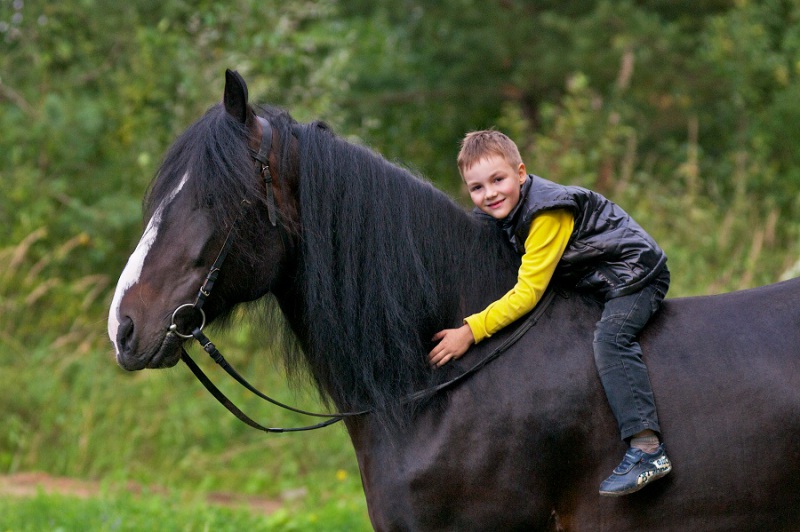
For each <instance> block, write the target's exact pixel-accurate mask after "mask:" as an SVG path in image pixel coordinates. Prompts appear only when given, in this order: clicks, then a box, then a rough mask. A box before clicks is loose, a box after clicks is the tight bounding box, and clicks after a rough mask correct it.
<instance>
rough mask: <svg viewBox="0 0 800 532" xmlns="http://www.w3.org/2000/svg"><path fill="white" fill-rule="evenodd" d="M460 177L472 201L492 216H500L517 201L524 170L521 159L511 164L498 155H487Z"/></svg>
mask: <svg viewBox="0 0 800 532" xmlns="http://www.w3.org/2000/svg"><path fill="white" fill-rule="evenodd" d="M463 177H464V182H465V183H466V184H467V190H468V191H469V197H470V198H472V203H474V204H475V206H476V207H478V208H479V209H480V210H482V211H483V212H485V213H486V214H488V215H489V216H491V217H492V218H495V219H497V220H502V219H503V218H505V217H506V216H508V215H509V213H510V212H511V211H512V210H513V209H514V207H516V206H517V203H519V195H520V189H521V188H522V184H523V183H524V182H525V178H526V177H527V172H526V171H525V165H524V164H523V163H520V164H519V166H518V167H516V168H514V167H513V166H511V165H510V164H508V163H507V162H506V160H505V159H504V158H503V157H501V156H500V155H490V156H489V157H485V158H483V159H481V160H479V161H478V162H477V163H475V164H473V165H472V166H471V167H470V168H469V169H468V170H465V171H464V174H463Z"/></svg>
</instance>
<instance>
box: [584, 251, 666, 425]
mask: <svg viewBox="0 0 800 532" xmlns="http://www.w3.org/2000/svg"><path fill="white" fill-rule="evenodd" d="M668 289H669V271H668V270H667V268H666V266H665V267H664V270H663V271H662V272H661V273H660V274H659V275H658V276H657V277H656V278H655V279H654V280H653V281H652V282H651V283H650V284H649V285H647V286H645V287H644V288H643V289H642V290H640V291H639V292H634V293H633V294H628V295H625V296H620V297H616V298H613V299H609V300H608V301H606V303H605V307H604V308H603V315H602V317H601V318H600V321H598V322H597V328H596V329H595V333H594V360H595V364H597V371H598V373H599V375H600V381H601V382H602V383H603V389H605V392H606V397H607V398H608V402H609V404H610V406H611V411H612V412H613V413H614V417H616V418H617V424H618V425H619V432H620V436H621V438H622V439H623V440H627V439H628V438H630V437H631V436H633V435H634V434H637V433H639V432H641V431H643V430H644V429H651V430H654V431H656V432H658V433H660V432H661V429H660V427H659V424H658V414H657V413H656V403H655V398H654V397H653V388H652V386H651V385H650V377H649V376H648V374H647V366H645V363H644V361H643V360H642V348H641V347H640V346H639V342H637V339H638V336H639V333H640V332H641V330H642V329H643V328H644V326H645V325H646V324H647V322H648V321H649V320H650V317H651V316H652V315H653V314H655V312H656V311H657V310H658V308H659V307H660V306H661V302H662V301H663V300H664V297H665V296H666V294H667V290H668Z"/></svg>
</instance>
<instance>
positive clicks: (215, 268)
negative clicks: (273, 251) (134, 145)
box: [167, 116, 555, 433]
mask: <svg viewBox="0 0 800 532" xmlns="http://www.w3.org/2000/svg"><path fill="white" fill-rule="evenodd" d="M256 118H257V120H258V122H259V124H260V125H261V128H262V134H261V143H260V147H259V150H258V152H256V151H254V150H250V152H251V155H252V157H253V159H254V161H255V162H256V163H257V165H256V173H257V174H258V176H259V177H260V178H262V179H264V182H265V185H266V194H267V215H268V218H269V221H270V224H271V225H272V226H273V227H276V226H278V221H279V220H278V211H277V208H276V206H275V196H274V193H273V190H272V174H271V169H270V167H269V153H270V149H271V146H272V136H273V133H272V127H271V126H270V124H269V122H268V121H267V120H266V119H264V118H262V117H260V116H257V117H256ZM238 222H239V219H237V220H236V222H234V224H233V226H232V227H231V228H230V229H229V230H228V234H227V235H226V237H225V241H224V243H223V244H222V249H221V250H220V251H219V254H218V255H217V258H216V259H215V260H214V263H213V264H212V266H211V268H210V269H209V272H208V274H207V275H206V278H205V280H204V281H203V284H202V285H201V286H200V290H199V291H198V293H197V297H196V298H195V301H194V302H193V303H184V304H183V305H180V306H178V307H177V308H176V309H175V311H174V312H173V313H172V320H171V323H170V326H169V328H168V330H167V337H170V336H177V337H179V338H182V339H184V340H188V339H192V338H194V339H195V340H197V342H198V343H199V344H200V345H201V346H202V348H203V350H204V351H205V352H206V353H208V355H209V356H210V357H211V359H212V360H214V362H216V363H217V364H219V365H220V366H221V367H222V369H224V370H225V372H226V373H228V375H230V376H231V377H232V378H233V379H234V380H235V381H236V382H238V383H239V384H241V385H242V386H244V387H245V388H246V389H247V390H249V391H250V392H251V393H253V394H254V395H256V396H257V397H260V398H261V399H263V400H265V401H267V402H269V403H271V404H273V405H275V406H278V407H280V408H283V409H285V410H289V411H291V412H295V413H298V414H303V415H306V416H311V417H319V418H325V420H324V421H321V422H320V423H316V424H313V425H306V426H301V427H266V426H264V425H261V424H260V423H258V422H256V421H254V420H253V419H252V418H250V417H249V416H248V415H247V414H245V413H244V412H242V411H241V410H240V409H239V408H238V407H237V406H236V405H235V404H234V403H233V402H232V401H231V400H230V399H228V397H227V396H226V395H225V394H224V393H222V392H221V391H220V390H219V388H217V387H216V386H215V385H214V383H213V382H211V380H210V379H209V378H208V377H207V376H206V374H205V373H203V370H201V369H200V367H199V366H198V365H197V364H196V363H195V361H194V360H193V359H192V357H190V356H189V353H187V352H186V350H185V349H184V348H183V347H181V360H182V361H183V362H184V363H185V364H186V365H187V366H188V367H189V369H190V370H191V371H192V373H193V374H194V376H195V377H196V378H197V380H199V381H200V383H201V384H202V385H203V386H204V387H205V388H206V390H208V391H209V393H211V395H213V396H214V398H215V399H216V400H217V401H219V402H220V403H221V404H222V405H223V406H224V407H225V408H226V409H228V411H229V412H230V413H231V414H233V415H234V416H236V417H237V418H238V419H239V420H240V421H242V422H243V423H245V424H246V425H248V426H250V427H252V428H254V429H257V430H261V431H264V432H274V433H280V432H301V431H307V430H315V429H320V428H323V427H327V426H329V425H333V424H334V423H337V422H339V421H342V420H343V419H344V418H346V417H355V416H362V415H364V414H368V413H370V412H372V411H373V409H365V410H360V411H353V412H336V413H333V414H326V413H319V412H309V411H307V410H302V409H299V408H295V407H292V406H289V405H286V404H284V403H282V402H280V401H278V400H276V399H273V398H272V397H269V396H268V395H266V394H264V393H262V392H261V391H259V390H258V389H256V388H255V387H254V386H253V385H252V384H250V383H249V382H248V381H247V380H246V379H245V378H244V377H242V376H241V375H240V374H239V372H237V371H236V370H235V369H234V368H233V367H232V366H231V365H230V364H229V363H228V361H227V360H225V357H223V356H222V353H220V352H219V350H218V349H217V347H216V346H215V345H214V344H213V343H212V342H211V340H210V339H209V338H208V337H207V336H206V335H205V334H204V333H203V328H204V327H205V325H206V315H205V312H204V311H203V305H204V303H205V301H206V299H207V298H208V297H209V296H210V295H211V291H212V289H213V288H214V283H215V282H216V280H217V278H218V277H219V273H220V271H221V270H222V265H223V263H224V262H225V259H226V258H227V256H228V253H229V252H230V250H231V247H232V246H233V235H234V232H235V230H236V227H237V225H238ZM554 296H555V292H554V291H553V290H548V291H547V292H546V293H545V295H544V297H543V298H542V301H540V302H539V304H538V305H536V307H535V309H534V310H533V311H532V312H531V314H530V315H529V316H528V318H527V319H525V321H523V322H522V323H521V324H520V325H519V326H518V327H517V329H516V330H515V331H514V332H513V334H511V335H510V336H509V337H508V338H506V339H505V341H504V342H503V343H502V344H500V345H499V346H498V347H496V348H495V349H494V350H493V351H492V352H491V353H490V354H489V355H487V356H486V357H484V358H483V359H481V360H480V361H479V362H477V363H476V364H475V365H473V366H472V367H470V368H469V369H467V370H465V371H464V372H463V373H460V374H459V375H457V376H456V377H454V378H452V379H450V380H448V381H446V382H444V383H441V384H439V385H436V386H432V387H430V388H426V389H424V390H420V391H418V392H415V393H413V394H410V395H408V396H406V397H405V398H404V399H403V400H402V401H401V403H402V404H408V403H411V402H415V401H420V400H423V399H427V398H429V397H432V396H433V395H435V394H436V393H438V392H439V391H441V390H444V389H446V388H449V387H451V386H453V385H455V384H456V383H458V382H461V381H462V380H464V379H466V378H467V377H469V376H470V375H472V374H473V373H475V372H477V371H478V370H479V369H481V368H482V367H483V366H485V365H486V364H488V363H489V362H490V361H492V360H494V359H495V358H497V357H498V356H500V354H502V353H503V352H504V351H506V350H507V349H508V348H509V347H510V346H511V345H513V344H514V343H515V342H516V341H517V340H519V338H520V337H522V335H523V334H525V332H527V331H528V329H530V328H531V327H533V326H534V325H535V324H536V322H537V321H538V320H539V318H540V317H541V316H542V314H544V311H545V310H546V309H547V307H548V306H549V304H550V302H551V301H552V300H553V297H554ZM186 311H190V312H195V313H197V314H198V315H199V317H200V325H199V326H197V327H195V328H193V329H192V331H191V332H190V333H186V332H181V331H179V330H178V325H177V323H176V318H177V317H178V315H179V314H180V313H181V312H186Z"/></svg>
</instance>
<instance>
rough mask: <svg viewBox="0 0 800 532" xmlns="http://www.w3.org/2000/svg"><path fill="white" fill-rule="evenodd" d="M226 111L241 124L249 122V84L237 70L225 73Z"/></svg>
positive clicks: (224, 100) (223, 99)
mask: <svg viewBox="0 0 800 532" xmlns="http://www.w3.org/2000/svg"><path fill="white" fill-rule="evenodd" d="M222 102H223V103H224V104H225V110H226V111H227V112H228V114H229V115H231V116H232V117H234V118H235V119H236V120H238V121H239V122H241V123H243V124H244V123H245V122H246V121H247V110H248V107H247V83H245V82H244V78H242V76H240V75H239V73H238V72H236V71H235V70H230V69H228V70H226V71H225V95H224V96H223V98H222Z"/></svg>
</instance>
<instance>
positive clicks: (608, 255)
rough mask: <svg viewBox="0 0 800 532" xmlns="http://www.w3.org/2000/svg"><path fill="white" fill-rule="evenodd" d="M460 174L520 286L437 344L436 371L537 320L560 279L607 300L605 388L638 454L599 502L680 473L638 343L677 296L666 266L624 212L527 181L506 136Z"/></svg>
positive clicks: (477, 138) (601, 345)
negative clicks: (663, 437) (530, 318)
mask: <svg viewBox="0 0 800 532" xmlns="http://www.w3.org/2000/svg"><path fill="white" fill-rule="evenodd" d="M458 168H459V170H460V172H461V176H462V177H463V179H464V182H465V183H466V185H467V189H468V190H469V195H470V198H471V199H472V201H473V203H474V204H475V206H476V207H477V208H478V209H479V210H480V211H482V212H484V213H486V214H488V215H489V216H491V217H492V218H494V219H495V220H496V221H497V222H498V223H499V225H500V227H501V228H502V230H503V232H504V233H505V235H506V236H507V237H508V239H509V241H510V242H511V244H512V245H513V246H514V248H515V249H516V250H517V251H518V252H519V253H520V254H521V255H522V263H521V265H520V268H519V274H518V279H517V283H516V285H515V286H514V288H512V289H511V290H510V291H509V292H508V293H507V294H506V295H504V296H503V297H502V298H501V299H499V300H497V301H495V302H494V303H492V304H490V305H489V306H488V307H486V309H484V310H483V311H482V312H479V313H477V314H473V315H472V316H469V317H467V318H466V319H465V320H464V325H463V326H461V327H459V328H457V329H446V330H444V331H440V332H438V333H437V334H436V335H435V336H434V338H433V339H434V341H439V343H438V344H437V345H436V347H434V349H433V350H432V351H431V352H430V355H429V359H430V362H431V363H432V364H434V365H436V366H441V365H443V364H446V363H447V362H449V361H450V360H455V359H457V358H459V357H460V356H461V355H463V354H464V353H465V352H466V351H467V349H468V348H469V347H470V346H471V345H472V344H473V343H478V342H480V341H481V340H483V339H485V338H487V337H489V336H491V335H492V334H494V333H496V332H497V331H499V330H500V329H502V328H503V327H505V326H507V325H509V324H511V323H512V322H514V321H516V320H517V319H519V318H520V317H522V316H523V315H525V314H527V313H528V312H530V311H531V310H532V309H533V308H534V307H535V306H536V303H537V302H538V301H539V299H540V298H541V297H542V294H543V293H544V291H545V289H546V288H547V285H548V284H549V282H550V280H551V278H552V277H553V276H554V275H555V276H556V277H557V278H558V280H559V282H561V283H566V284H568V285H572V286H574V287H575V288H577V289H581V290H588V291H591V292H594V293H595V294H597V295H599V296H600V297H601V298H602V299H603V300H604V301H605V305H604V309H603V314H602V317H601V319H600V321H599V322H597V328H596V330H595V333H594V344H593V346H594V357H595V363H596V364H597V370H598V373H599V375H600V380H601V382H602V384H603V388H604V389H605V392H606V396H607V397H608V401H609V403H610V405H611V410H612V411H613V413H614V416H615V417H616V419H617V423H618V425H619V430H620V435H621V437H622V439H623V440H625V441H628V440H630V448H629V449H628V451H627V452H626V453H625V457H624V458H623V460H622V462H621V463H620V464H619V466H617V468H616V469H614V471H613V473H612V474H611V476H609V477H608V478H607V479H606V480H605V481H603V482H602V483H601V484H600V494H601V495H606V496H618V495H626V494H628V493H633V492H635V491H638V490H640V489H641V488H643V487H644V486H646V485H647V484H649V483H650V482H653V481H654V480H656V479H659V478H661V477H663V476H664V475H666V474H667V473H669V472H670V471H671V470H672V465H671V464H670V461H669V459H668V458H667V455H666V454H665V452H664V444H663V443H660V440H659V436H658V434H659V433H660V428H659V424H658V416H657V414H656V407H655V401H654V398H653V391H652V388H651V386H650V379H649V377H648V373H647V367H646V366H645V364H644V362H643V361H642V351H641V348H640V346H639V344H638V343H637V341H636V338H637V336H638V334H639V332H640V331H641V330H642V329H643V328H644V326H645V325H646V324H647V322H648V320H649V319H650V317H651V316H652V315H653V313H654V312H655V311H656V310H657V309H658V307H659V305H660V304H661V301H662V300H663V299H664V296H665V295H666V292H667V289H668V288H669V271H668V270H667V266H666V262H667V258H666V256H665V255H664V252H663V251H662V250H661V248H660V247H659V246H658V244H656V242H655V241H654V240H653V239H652V237H650V235H648V234H647V233H646V232H645V231H644V229H642V228H641V227H640V226H639V224H637V223H636V222H635V221H633V219H631V217H630V216H629V215H628V214H627V213H626V212H625V211H623V210H622V209H621V208H619V207H618V206H617V205H615V204H614V203H612V202H611V201H609V200H608V199H606V198H604V197H603V196H601V195H600V194H597V193H595V192H592V191H590V190H587V189H584V188H580V187H572V186H562V185H558V184H556V183H553V182H551V181H547V180H546V179H542V178H541V177H538V176H535V175H532V174H531V175H528V174H527V173H526V170H525V165H524V164H523V162H522V158H521V157H520V154H519V150H518V149H517V146H516V144H514V142H513V141H512V140H511V139H509V138H508V137H507V136H506V135H504V134H502V133H500V132H499V131H493V130H490V131H477V132H473V133H469V134H468V135H467V136H466V137H465V138H464V140H463V142H462V145H461V151H460V152H459V154H458Z"/></svg>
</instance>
